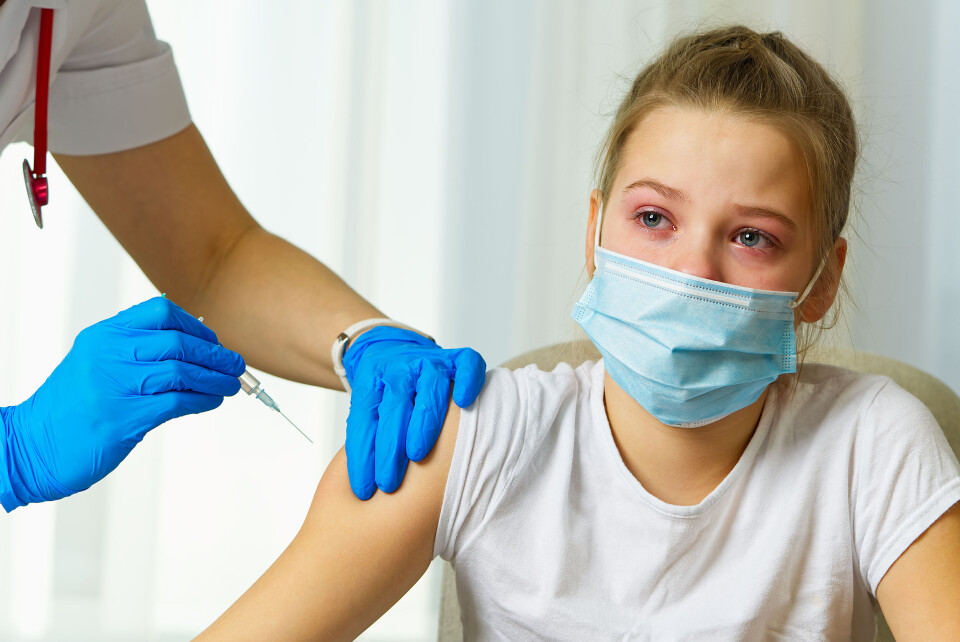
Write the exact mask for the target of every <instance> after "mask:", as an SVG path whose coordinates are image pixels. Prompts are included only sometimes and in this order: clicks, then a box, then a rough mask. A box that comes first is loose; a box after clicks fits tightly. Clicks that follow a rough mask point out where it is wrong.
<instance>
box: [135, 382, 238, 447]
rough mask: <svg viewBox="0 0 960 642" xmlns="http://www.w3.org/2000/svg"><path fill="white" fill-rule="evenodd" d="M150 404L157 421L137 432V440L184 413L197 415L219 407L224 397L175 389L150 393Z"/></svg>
mask: <svg viewBox="0 0 960 642" xmlns="http://www.w3.org/2000/svg"><path fill="white" fill-rule="evenodd" d="M147 399H148V400H149V401H148V403H149V405H150V406H152V408H153V410H154V416H155V417H156V421H155V422H152V423H151V424H150V425H147V426H143V427H142V428H141V429H140V430H139V431H138V432H137V433H136V435H137V437H136V442H139V441H140V440H141V439H143V436H144V435H146V434H147V433H148V432H150V431H151V430H153V429H154V428H156V427H157V426H159V425H160V424H162V423H164V422H167V421H170V420H171V419H176V418H177V417H183V416H184V415H195V414H199V413H201V412H207V411H208V410H213V409H214V408H219V407H220V404H222V403H223V397H222V396H220V395H208V394H204V393H202V392H190V391H182V390H174V391H170V392H161V393H158V394H155V395H150V397H149V398H147Z"/></svg>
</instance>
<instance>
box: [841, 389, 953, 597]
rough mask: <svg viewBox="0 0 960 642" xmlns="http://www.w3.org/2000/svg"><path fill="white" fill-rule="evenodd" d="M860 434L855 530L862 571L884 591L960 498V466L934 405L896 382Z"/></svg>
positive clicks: (870, 409)
mask: <svg viewBox="0 0 960 642" xmlns="http://www.w3.org/2000/svg"><path fill="white" fill-rule="evenodd" d="M858 433H859V434H858V439H857V441H858V442H859V443H858V444H857V446H856V452H855V464H854V465H855V482H854V483H855V497H854V499H853V507H854V519H853V529H854V533H853V535H854V538H855V544H856V547H857V555H858V559H859V563H860V573H861V575H862V577H863V579H864V581H865V582H866V584H867V586H869V587H870V591H871V593H872V594H873V595H874V596H876V591H877V585H878V584H879V583H880V580H881V579H883V576H884V575H885V574H886V572H887V571H888V570H889V569H890V567H891V566H892V565H893V563H894V562H896V561H897V558H899V557H900V555H901V554H902V553H903V552H904V551H905V550H907V548H908V547H909V546H910V544H912V543H913V542H914V540H916V539H917V538H918V537H920V535H922V534H923V532H924V531H926V530H927V528H929V527H930V526H931V525H932V524H933V523H934V522H935V521H937V519H938V518H939V517H940V516H941V515H943V513H944V512H946V511H947V510H948V509H949V508H950V507H951V506H953V505H954V504H955V503H956V502H957V501H960V464H958V463H957V458H956V456H955V455H954V453H953V450H952V449H951V448H950V444H949V443H948V442H947V440H946V437H944V435H943V431H942V430H941V429H940V426H939V425H938V424H937V421H936V419H934V418H933V415H931V414H930V411H929V410H928V409H927V407H926V406H924V405H923V403H921V402H920V401H919V400H918V399H916V398H915V397H913V396H912V395H911V394H909V393H908V392H906V391H905V390H903V389H902V388H900V387H899V386H897V385H896V384H895V383H893V382H888V383H887V384H886V385H885V386H884V387H883V388H881V389H880V391H879V392H878V394H877V396H876V397H875V398H874V400H873V403H872V404H871V405H870V406H869V407H868V409H867V410H866V412H865V416H864V417H863V423H862V427H861V428H860V430H859V431H858Z"/></svg>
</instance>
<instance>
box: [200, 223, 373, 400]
mask: <svg viewBox="0 0 960 642" xmlns="http://www.w3.org/2000/svg"><path fill="white" fill-rule="evenodd" d="M191 305H192V306H195V309H196V310H197V314H198V315H200V314H202V315H203V316H204V320H205V323H206V324H207V325H209V327H210V328H212V329H213V330H214V331H215V332H216V333H217V335H218V337H219V338H220V340H221V341H222V342H223V344H224V345H225V346H226V347H228V348H232V349H234V350H237V351H238V352H240V354H242V355H243V357H244V359H246V361H247V363H248V364H250V365H252V366H253V367H255V368H259V369H261V370H265V371H267V372H270V373H272V374H275V375H278V376H281V377H284V378H286V379H292V380H295V381H302V382H304V383H311V384H316V385H322V386H325V387H327V388H335V389H341V388H342V386H341V384H340V379H339V378H338V377H337V376H336V375H335V374H334V373H333V366H332V363H331V361H330V346H331V345H332V344H333V341H334V339H336V337H337V335H338V334H339V333H340V332H342V331H343V330H344V329H346V328H347V327H349V326H350V325H352V324H353V323H356V322H357V321H360V320H362V319H369V318H372V317H382V316H384V315H383V314H382V313H380V312H379V311H378V310H377V309H376V308H374V307H373V306H372V305H370V304H369V303H367V302H366V301H365V300H364V299H363V298H361V297H360V296H359V295H358V294H357V293H356V292H354V291H353V290H352V289H350V288H349V287H348V286H347V285H346V284H345V283H344V282H343V281H342V280H341V279H340V278H339V277H338V276H337V275H336V274H334V273H333V272H331V271H330V270H329V269H328V268H327V267H326V266H324V265H323V264H322V263H320V262H319V261H317V260H316V259H315V258H313V257H312V256H310V255H309V254H307V253H306V252H304V251H302V250H300V249H299V248H297V247H294V246H293V245H291V244H290V243H288V242H287V241H285V240H283V239H281V238H279V237H277V236H275V235H273V234H270V233H269V232H267V231H265V230H264V229H263V228H261V227H260V226H254V227H251V228H250V229H249V230H247V231H246V232H245V233H244V234H243V235H242V236H241V237H240V238H239V239H238V240H237V242H236V245H235V246H234V247H233V248H232V250H231V251H230V253H229V254H228V255H227V256H226V257H224V259H223V261H222V262H221V264H220V265H219V266H218V268H217V269H216V271H215V272H214V273H212V274H211V275H210V279H209V280H208V282H207V283H205V284H204V287H203V288H202V289H201V290H199V291H198V292H197V294H196V296H195V298H194V301H192V302H191Z"/></svg>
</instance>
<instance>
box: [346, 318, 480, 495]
mask: <svg viewBox="0 0 960 642" xmlns="http://www.w3.org/2000/svg"><path fill="white" fill-rule="evenodd" d="M343 366H344V369H345V370H346V371H347V380H348V381H349V382H350V387H351V389H352V390H351V396H350V414H349V416H348V417H347V443H346V451H347V473H348V474H349V476H350V487H351V488H352V489H353V493H354V494H355V495H356V496H357V497H359V498H360V499H370V498H371V497H373V494H374V493H375V492H376V490H377V488H379V489H380V490H382V491H384V492H387V493H392V492H393V491H395V490H396V489H397V488H399V487H400V482H401V481H403V476H404V475H405V474H406V471H407V461H408V459H410V460H413V461H420V460H421V459H423V458H424V457H426V456H427V454H428V453H429V452H430V451H431V450H433V446H434V444H436V443H437V437H439V436H440V429H441V428H442V427H443V421H444V419H446V417H447V404H448V403H449V400H450V383H451V381H453V401H454V403H456V404H457V405H458V406H460V407H461V408H466V407H467V406H469V405H470V404H472V403H473V401H474V400H475V399H476V398H477V395H478V394H479V393H480V388H482V387H483V382H484V379H485V377H486V369H487V364H486V363H484V361H483V357H481V356H480V355H479V354H478V353H477V352H475V351H473V350H471V349H470V348H459V349H456V350H444V349H443V348H441V347H440V346H438V345H437V344H436V343H434V342H433V341H431V340H430V339H427V338H426V337H424V336H422V335H419V334H417V333H416V332H411V331H410V330H403V329H401V328H392V327H389V326H377V327H375V328H371V329H370V330H367V331H366V332H364V333H363V334H361V335H360V336H358V337H357V338H356V339H354V340H353V341H352V342H351V343H350V345H349V346H348V347H347V351H346V353H345V354H344V355H343Z"/></svg>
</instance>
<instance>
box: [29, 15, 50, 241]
mask: <svg viewBox="0 0 960 642" xmlns="http://www.w3.org/2000/svg"><path fill="white" fill-rule="evenodd" d="M52 40H53V9H41V10H40V52H39V53H38V54H37V100H36V111H35V113H34V117H33V168H32V169H31V167H30V163H29V162H27V159H26V158H24V159H23V182H24V183H25V184H26V186H27V199H28V200H29V201H30V209H31V210H33V220H34V221H36V222H37V227H39V228H40V229H41V230H42V229H43V216H42V215H41V213H40V208H41V207H43V206H44V205H46V204H47V203H48V202H49V201H50V194H49V192H48V191H47V102H48V100H47V99H48V97H49V96H48V95H49V93H50V49H51V42H52Z"/></svg>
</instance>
